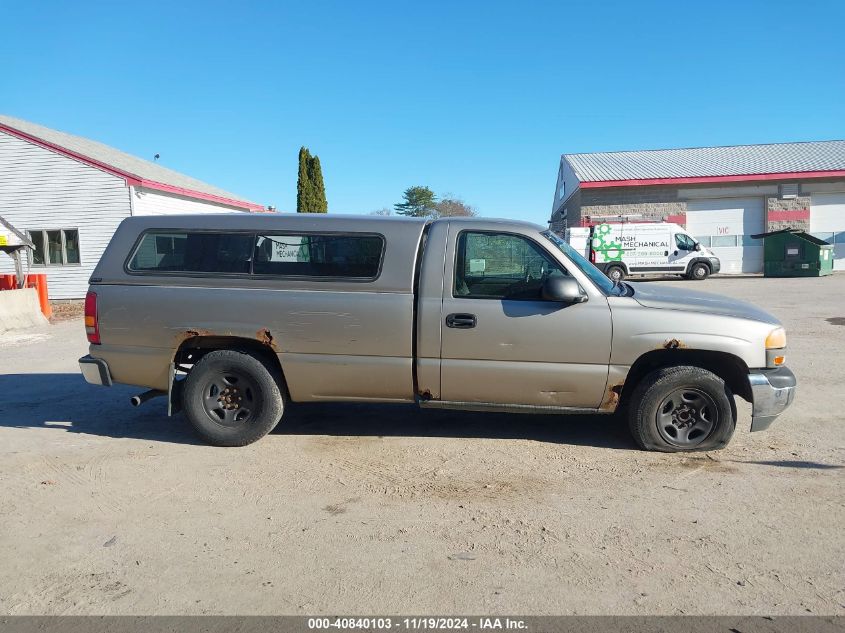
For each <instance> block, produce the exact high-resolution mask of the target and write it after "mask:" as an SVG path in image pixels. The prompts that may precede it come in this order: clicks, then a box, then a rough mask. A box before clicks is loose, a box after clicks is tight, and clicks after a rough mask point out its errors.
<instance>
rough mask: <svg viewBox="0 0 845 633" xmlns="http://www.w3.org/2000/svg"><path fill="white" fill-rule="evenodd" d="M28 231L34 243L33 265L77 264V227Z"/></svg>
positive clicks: (78, 259) (78, 260)
mask: <svg viewBox="0 0 845 633" xmlns="http://www.w3.org/2000/svg"><path fill="white" fill-rule="evenodd" d="M28 233H29V239H31V240H32V243H33V244H34V245H35V250H33V251H32V265H33V266H76V265H79V263H80V257H79V230H78V229H35V230H30V231H28Z"/></svg>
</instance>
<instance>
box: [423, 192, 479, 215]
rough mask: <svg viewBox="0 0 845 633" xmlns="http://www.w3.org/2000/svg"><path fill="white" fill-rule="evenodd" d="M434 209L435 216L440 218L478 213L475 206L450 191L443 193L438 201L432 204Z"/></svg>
mask: <svg viewBox="0 0 845 633" xmlns="http://www.w3.org/2000/svg"><path fill="white" fill-rule="evenodd" d="M434 209H435V212H436V213H437V217H441V218H461V217H463V218H466V217H474V216H476V215H478V211H476V209H475V207H473V206H472V205H469V204H467V203H466V202H464V201H463V199H462V198H459V197H458V196H456V195H454V194H452V193H447V194H444V195H443V197H442V198H440V201H439V202H437V204H435V205H434Z"/></svg>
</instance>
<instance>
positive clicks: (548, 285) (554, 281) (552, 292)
mask: <svg viewBox="0 0 845 633" xmlns="http://www.w3.org/2000/svg"><path fill="white" fill-rule="evenodd" d="M541 296H542V297H543V300H544V301H555V302H557V303H584V302H585V301H586V300H587V295H586V294H584V291H583V290H581V286H579V285H578V282H577V281H575V279H574V278H572V277H547V278H546V281H544V282H543V288H542V291H541Z"/></svg>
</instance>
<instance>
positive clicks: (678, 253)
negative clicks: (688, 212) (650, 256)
mask: <svg viewBox="0 0 845 633" xmlns="http://www.w3.org/2000/svg"><path fill="white" fill-rule="evenodd" d="M670 248H671V249H672V250H671V251H670V253H669V267H670V270H672V271H673V272H676V271H677V272H685V271H686V269H687V264H688V263H689V260H690V259H692V257H693V256H694V255H695V240H694V239H692V238H691V237H690V236H689V235H687V234H686V233H680V232H678V233H675V234H674V235H673V236H672V242H671V244H670Z"/></svg>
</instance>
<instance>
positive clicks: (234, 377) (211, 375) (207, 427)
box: [182, 350, 285, 446]
mask: <svg viewBox="0 0 845 633" xmlns="http://www.w3.org/2000/svg"><path fill="white" fill-rule="evenodd" d="M281 384H282V380H281V375H280V374H279V371H278V369H276V368H274V367H272V366H271V365H270V364H269V363H266V362H264V361H263V360H261V359H259V358H256V357H255V356H252V355H250V354H249V353H247V352H242V351H236V350H220V351H216V352H209V353H208V354H206V355H205V356H203V357H202V358H201V359H200V360H199V361H198V362H197V364H196V365H194V367H193V368H192V369H191V371H190V372H189V373H188V377H187V378H186V379H185V388H184V390H183V392H182V408H183V410H184V411H185V416H186V417H187V418H188V421H189V422H190V423H191V424H192V425H193V427H194V429H195V430H196V432H197V434H198V435H199V436H200V437H201V438H202V439H203V440H205V441H206V442H208V443H209V444H212V445H214V446H246V445H247V444H252V443H253V442H256V441H258V440H260V439H261V438H262V437H264V436H265V435H267V434H268V433H269V432H270V431H272V430H273V429H274V428H275V427H276V425H277V424H278V423H279V420H280V419H281V417H282V414H283V413H284V408H285V398H284V395H283V391H282V389H281V388H280V385H281ZM227 390H231V391H227Z"/></svg>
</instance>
